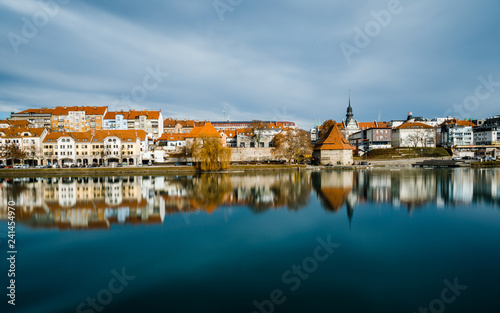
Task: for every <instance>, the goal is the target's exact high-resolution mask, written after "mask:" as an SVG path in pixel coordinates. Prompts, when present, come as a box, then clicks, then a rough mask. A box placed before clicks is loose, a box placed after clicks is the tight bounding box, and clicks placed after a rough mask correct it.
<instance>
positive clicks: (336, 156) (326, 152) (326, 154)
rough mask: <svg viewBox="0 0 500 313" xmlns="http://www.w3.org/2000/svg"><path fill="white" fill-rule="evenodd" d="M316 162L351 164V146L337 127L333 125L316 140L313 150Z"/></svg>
mask: <svg viewBox="0 0 500 313" xmlns="http://www.w3.org/2000/svg"><path fill="white" fill-rule="evenodd" d="M313 151H314V152H313V157H314V158H315V159H316V160H317V163H319V164H322V165H326V164H332V165H352V164H353V156H352V155H353V147H352V146H351V145H350V144H349V142H348V141H347V140H346V139H345V137H344V135H342V133H341V132H340V130H339V128H338V127H337V126H336V125H334V126H332V127H331V128H330V129H329V130H328V132H327V133H326V134H325V136H323V138H321V139H320V140H318V142H317V143H316V145H315V146H314V150H313Z"/></svg>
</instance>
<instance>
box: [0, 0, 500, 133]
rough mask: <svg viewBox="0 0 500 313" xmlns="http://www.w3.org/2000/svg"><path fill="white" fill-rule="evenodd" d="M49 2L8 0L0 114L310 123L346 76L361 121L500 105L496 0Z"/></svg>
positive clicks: (340, 92)
mask: <svg viewBox="0 0 500 313" xmlns="http://www.w3.org/2000/svg"><path fill="white" fill-rule="evenodd" d="M43 2H45V3H48V5H42V4H40V2H38V1H31V0H23V1H15V0H10V1H9V0H0V29H1V32H2V40H0V59H1V62H0V117H1V118H5V117H7V116H8V114H9V112H10V111H12V110H14V111H19V110H24V109H27V108H38V107H54V106H71V105H90V106H95V105H108V106H109V108H110V109H111V110H113V109H161V110H162V113H163V115H164V116H167V117H168V116H170V117H175V118H191V119H210V120H222V119H223V118H224V113H223V111H224V109H225V111H226V118H229V119H231V120H251V119H264V120H292V121H295V122H297V123H298V124H299V126H300V127H301V128H310V127H312V126H313V125H314V123H315V122H316V121H318V120H319V121H324V120H325V119H329V118H332V119H334V120H337V121H340V120H342V119H343V118H345V110H346V106H347V101H348V94H349V90H352V91H351V103H352V105H353V109H354V116H355V118H356V119H358V120H359V121H373V120H382V121H384V120H391V119H400V118H405V117H406V115H407V113H408V112H409V111H412V112H413V113H414V115H418V116H424V117H428V118H433V117H442V116H446V115H454V116H457V117H460V118H464V117H472V118H481V117H487V116H491V115H495V114H499V113H500V112H499V111H498V107H499V106H498V104H499V103H500V102H499V100H500V69H499V65H500V62H498V60H499V54H498V52H499V51H500V37H499V36H498V29H500V19H499V18H498V12H500V2H498V1H494V0H480V1H474V2H473V1H462V2H456V1H451V0H444V1H430V0H418V1H417V0H413V1H412V0H404V1H395V0H388V1H334V0H331V1H326V0H308V1H298V0H286V1H285V0H216V1H214V0H165V1H157V0H152V1H141V2H140V1H129V0H124V1H97V0H95V1H94V0H87V1H78V0H59V1H56V0H52V1H50V0H49V1H47V0H44V1H43ZM54 3H55V4H56V5H54ZM346 47H347V48H346ZM155 72H156V74H155V75H151V73H155ZM155 77H156V79H155ZM488 80H489V81H490V83H485V81H486V82H487V81H488ZM485 85H486V86H485ZM481 86H484V87H481Z"/></svg>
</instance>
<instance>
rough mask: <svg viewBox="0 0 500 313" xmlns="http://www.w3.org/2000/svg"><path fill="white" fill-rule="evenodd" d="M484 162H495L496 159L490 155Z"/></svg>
mask: <svg viewBox="0 0 500 313" xmlns="http://www.w3.org/2000/svg"><path fill="white" fill-rule="evenodd" d="M484 160H485V161H495V159H494V158H493V157H491V156H489V155H488V156H487V157H486V158H485V159H484Z"/></svg>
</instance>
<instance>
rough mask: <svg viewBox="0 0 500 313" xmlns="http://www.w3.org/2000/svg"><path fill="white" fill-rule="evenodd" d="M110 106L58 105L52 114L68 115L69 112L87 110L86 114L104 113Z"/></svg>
mask: <svg viewBox="0 0 500 313" xmlns="http://www.w3.org/2000/svg"><path fill="white" fill-rule="evenodd" d="M107 109H108V107H97V106H96V107H90V106H86V107H77V106H73V107H56V108H55V109H54V111H53V112H52V115H68V113H69V112H75V111H77V112H82V111H83V112H85V114H86V115H104V113H106V110H107Z"/></svg>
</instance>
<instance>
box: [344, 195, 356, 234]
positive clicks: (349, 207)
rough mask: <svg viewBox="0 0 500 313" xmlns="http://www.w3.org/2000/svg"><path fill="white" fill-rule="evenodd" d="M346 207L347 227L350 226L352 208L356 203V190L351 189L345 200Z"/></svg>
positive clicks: (352, 213)
mask: <svg viewBox="0 0 500 313" xmlns="http://www.w3.org/2000/svg"><path fill="white" fill-rule="evenodd" d="M345 203H346V208H347V218H348V219H349V228H351V222H352V216H353V215H354V208H355V207H356V205H357V204H358V193H357V191H356V190H353V191H351V193H350V194H349V196H347V199H346V201H345Z"/></svg>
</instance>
